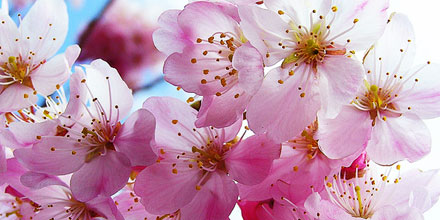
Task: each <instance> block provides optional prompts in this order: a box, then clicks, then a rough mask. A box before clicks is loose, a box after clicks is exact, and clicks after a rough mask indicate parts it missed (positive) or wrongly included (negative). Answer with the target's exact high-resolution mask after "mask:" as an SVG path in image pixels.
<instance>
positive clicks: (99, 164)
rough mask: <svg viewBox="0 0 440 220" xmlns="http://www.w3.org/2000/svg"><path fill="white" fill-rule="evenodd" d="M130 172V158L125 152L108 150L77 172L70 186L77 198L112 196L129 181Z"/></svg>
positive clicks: (83, 199)
mask: <svg viewBox="0 0 440 220" xmlns="http://www.w3.org/2000/svg"><path fill="white" fill-rule="evenodd" d="M130 173H131V164H130V160H129V159H128V158H127V157H126V156H125V155H124V154H122V153H118V152H115V151H107V153H106V154H105V155H101V156H99V157H97V158H95V159H93V160H92V161H90V162H88V163H85V164H84V166H83V167H81V169H80V170H78V171H77V172H75V173H74V174H73V175H72V179H71V180H70V186H71V189H72V193H73V195H74V196H75V198H76V199H78V200H80V201H84V202H85V201H90V200H91V199H93V198H96V196H98V195H103V196H111V195H113V194H115V193H116V192H118V191H119V190H120V189H122V188H123V187H124V186H125V184H126V183H127V181H128V178H129V177H130Z"/></svg>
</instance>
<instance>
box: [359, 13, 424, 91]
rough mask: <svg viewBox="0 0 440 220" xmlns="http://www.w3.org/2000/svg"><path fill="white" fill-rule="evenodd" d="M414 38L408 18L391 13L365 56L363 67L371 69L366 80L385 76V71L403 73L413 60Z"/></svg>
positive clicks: (408, 68)
mask: <svg viewBox="0 0 440 220" xmlns="http://www.w3.org/2000/svg"><path fill="white" fill-rule="evenodd" d="M414 39H415V36H414V30H413V27H412V24H411V22H410V21H409V19H408V18H407V17H406V16H405V15H403V14H392V15H391V19H390V22H389V23H388V24H387V25H386V28H385V32H384V33H383V35H382V37H381V38H380V39H379V40H378V41H377V43H376V44H375V45H374V47H373V48H372V49H371V50H370V51H369V52H368V56H366V58H365V61H364V66H365V69H366V70H367V71H368V70H370V71H371V74H367V77H368V81H369V82H372V78H377V77H378V76H379V75H380V74H382V77H385V75H383V74H385V73H391V74H392V75H394V74H398V75H401V74H404V75H405V74H406V73H407V72H408V71H409V70H410V69H411V67H412V64H413V61H414V56H415V43H414ZM408 40H410V41H411V42H408ZM401 50H403V52H402V51H401ZM379 58H381V60H380V61H379Z"/></svg>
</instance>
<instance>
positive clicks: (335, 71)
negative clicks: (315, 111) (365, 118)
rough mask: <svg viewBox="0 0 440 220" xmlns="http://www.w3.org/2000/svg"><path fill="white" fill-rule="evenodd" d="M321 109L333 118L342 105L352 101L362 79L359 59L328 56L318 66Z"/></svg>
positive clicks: (362, 71) (362, 70)
mask: <svg viewBox="0 0 440 220" xmlns="http://www.w3.org/2000/svg"><path fill="white" fill-rule="evenodd" d="M319 71H320V73H321V74H320V81H319V86H320V95H321V97H322V98H321V104H322V111H323V112H324V113H325V114H326V117H329V118H334V117H336V115H337V114H338V113H339V111H340V110H341V108H342V106H343V105H347V104H349V103H350V101H352V100H353V99H354V98H355V96H356V92H357V91H358V89H359V87H360V86H361V85H362V82H363V79H364V74H363V73H364V69H363V68H362V65H361V63H360V62H359V61H357V60H354V59H350V58H347V57H345V56H329V57H327V58H326V60H325V62H324V63H323V64H322V65H320V66H319Z"/></svg>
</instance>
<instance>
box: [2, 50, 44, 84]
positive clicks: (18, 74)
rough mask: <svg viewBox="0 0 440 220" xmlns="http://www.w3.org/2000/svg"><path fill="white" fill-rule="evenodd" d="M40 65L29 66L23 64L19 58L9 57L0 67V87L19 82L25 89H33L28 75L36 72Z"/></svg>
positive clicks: (25, 63)
mask: <svg viewBox="0 0 440 220" xmlns="http://www.w3.org/2000/svg"><path fill="white" fill-rule="evenodd" d="M42 63H44V62H41V63H39V64H38V65H31V64H29V63H27V62H24V61H23V60H22V58H21V56H20V57H14V56H11V57H9V58H8V62H5V63H3V65H0V85H11V84H13V83H15V82H19V83H21V84H23V85H25V86H27V87H30V88H33V85H32V81H31V78H30V77H29V75H30V73H31V72H32V71H34V70H36V69H37V68H38V67H39V66H40V65H41V64H42Z"/></svg>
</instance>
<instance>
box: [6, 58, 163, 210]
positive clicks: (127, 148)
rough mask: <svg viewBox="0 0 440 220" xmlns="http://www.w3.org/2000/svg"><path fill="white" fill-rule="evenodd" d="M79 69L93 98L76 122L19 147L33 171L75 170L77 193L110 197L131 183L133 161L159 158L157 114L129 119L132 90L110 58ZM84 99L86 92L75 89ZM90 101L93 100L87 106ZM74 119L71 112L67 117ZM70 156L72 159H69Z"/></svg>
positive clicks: (144, 113)
mask: <svg viewBox="0 0 440 220" xmlns="http://www.w3.org/2000/svg"><path fill="white" fill-rule="evenodd" d="M84 68H85V70H86V72H87V76H84V73H83V70H82V69H81V68H77V70H76V73H75V74H74V75H73V77H77V78H78V79H79V80H80V82H81V84H80V86H83V87H85V88H86V89H87V91H88V94H86V95H87V96H88V98H89V100H88V102H78V105H80V106H82V108H84V113H83V114H82V117H81V118H80V119H76V120H75V121H74V122H75V123H74V124H73V125H71V126H69V125H68V124H60V126H61V128H62V129H64V130H65V131H66V133H65V134H64V135H61V136H52V135H50V136H41V137H37V138H40V139H41V141H39V142H37V143H35V144H34V145H33V147H32V148H22V149H17V150H15V151H14V155H15V156H16V157H17V158H18V160H19V161H20V162H21V163H23V164H24V165H25V166H26V167H27V168H29V169H30V170H33V171H36V172H41V173H47V174H52V175H64V174H69V173H73V176H72V179H71V181H70V183H71V189H72V192H73V195H74V196H75V197H76V198H77V199H79V200H81V201H88V200H90V199H92V198H95V197H96V196H98V195H104V196H110V195H113V194H114V193H116V192H117V191H118V190H120V189H121V188H122V187H124V185H125V184H126V182H127V180H128V178H129V176H130V173H131V167H132V166H148V165H150V164H151V163H153V162H154V161H155V160H156V157H157V156H156V155H155V153H154V152H153V151H152V149H151V147H150V144H151V142H153V137H154V125H155V119H154V117H153V115H152V114H151V113H149V112H148V111H147V110H145V109H140V110H138V111H136V112H134V113H133V114H131V115H130V117H128V118H127V119H126V120H125V123H124V124H122V123H121V122H120V120H121V119H123V118H125V117H126V116H127V115H128V113H129V111H130V109H131V106H132V102H133V100H132V95H131V90H130V89H128V87H127V85H126V84H125V83H124V82H123V81H122V79H121V77H120V76H119V74H118V72H117V71H116V70H115V69H113V68H111V67H110V66H109V65H108V64H107V63H106V62H104V61H102V60H96V61H94V62H92V64H91V65H84ZM74 97H75V98H76V99H80V98H81V95H80V94H75V96H74ZM87 103H89V105H87ZM65 117H66V118H67V119H72V120H73V118H72V117H70V115H66V116H65ZM66 161H68V163H66Z"/></svg>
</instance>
